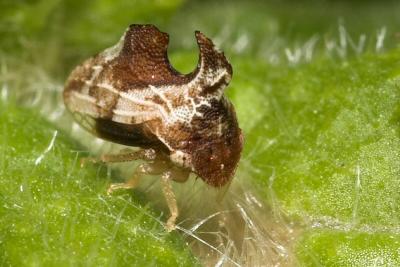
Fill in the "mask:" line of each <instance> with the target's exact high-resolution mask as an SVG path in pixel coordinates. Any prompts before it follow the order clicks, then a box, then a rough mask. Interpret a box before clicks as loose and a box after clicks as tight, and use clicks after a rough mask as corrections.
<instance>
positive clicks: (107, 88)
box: [97, 82, 121, 95]
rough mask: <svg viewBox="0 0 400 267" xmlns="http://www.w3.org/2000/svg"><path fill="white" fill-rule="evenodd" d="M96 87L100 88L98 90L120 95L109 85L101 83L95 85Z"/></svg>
mask: <svg viewBox="0 0 400 267" xmlns="http://www.w3.org/2000/svg"><path fill="white" fill-rule="evenodd" d="M97 86H98V87H100V88H103V89H106V90H108V91H110V92H112V93H114V94H117V95H118V94H120V93H121V92H120V91H118V90H117V89H115V88H114V87H113V86H112V85H111V84H109V83H105V82H102V83H99V84H97Z"/></svg>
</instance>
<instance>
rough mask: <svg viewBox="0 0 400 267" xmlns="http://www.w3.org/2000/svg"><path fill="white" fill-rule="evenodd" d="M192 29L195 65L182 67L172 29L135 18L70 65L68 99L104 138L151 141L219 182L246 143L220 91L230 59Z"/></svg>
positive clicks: (148, 144)
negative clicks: (172, 59) (175, 60)
mask: <svg viewBox="0 0 400 267" xmlns="http://www.w3.org/2000/svg"><path fill="white" fill-rule="evenodd" d="M195 35H196V39H197V43H198V46H199V49H200V56H199V62H198V66H197V68H196V69H195V70H194V71H193V72H192V73H190V74H187V75H183V74H181V73H179V72H177V71H176V70H175V69H174V68H173V67H172V66H171V65H170V63H169V60H168V57H167V47H168V34H166V33H163V32H160V31H159V30H158V29H157V28H156V27H155V26H153V25H131V26H130V27H129V28H128V29H127V31H126V32H125V33H124V35H123V36H122V38H121V39H120V41H119V42H118V43H117V44H116V45H115V46H113V47H111V48H108V49H106V50H105V51H103V52H102V53H99V54H98V55H96V56H94V57H92V58H90V59H88V60H86V61H85V62H84V63H82V64H81V65H79V66H78V67H76V68H75V69H74V70H73V72H72V73H71V75H70V76H69V78H68V80H67V82H66V85H65V90H64V101H65V104H66V106H67V108H68V109H69V110H70V111H71V112H72V113H73V115H74V117H75V118H76V120H77V121H78V122H79V123H80V124H81V125H82V126H83V127H84V128H86V129H87V130H89V131H91V132H92V133H94V134H95V135H97V136H99V137H100V138H103V139H106V140H109V141H112V142H115V143H120V144H124V145H128V146H135V147H141V148H143V149H154V150H155V151H156V152H157V153H158V154H162V155H163V156H162V157H163V158H164V160H165V159H167V160H169V161H170V162H171V163H172V165H173V166H174V168H175V167H176V168H178V169H179V168H180V169H182V170H185V171H188V172H193V173H195V174H196V175H197V176H198V177H200V178H201V179H203V180H204V181H205V182H206V183H208V184H210V185H212V186H215V187H219V186H223V185H224V184H226V183H227V182H228V181H230V179H231V178H232V177H233V175H234V172H235V169H236V166H237V164H238V161H239V159H240V153H241V150H242V143H243V137H242V134H241V130H240V128H239V126H238V123H237V119H236V115H235V111H234V108H233V106H232V104H231V103H230V102H229V101H228V99H227V98H226V97H225V96H224V95H223V92H224V88H225V87H226V86H227V85H228V83H229V82H230V80H231V78H232V67H231V65H230V64H229V62H228V61H227V60H226V58H225V56H224V54H223V53H222V52H219V51H218V50H217V49H216V48H215V47H214V44H213V43H212V41H211V40H210V39H208V38H207V37H205V36H204V34H202V33H201V32H198V31H196V33H195Z"/></svg>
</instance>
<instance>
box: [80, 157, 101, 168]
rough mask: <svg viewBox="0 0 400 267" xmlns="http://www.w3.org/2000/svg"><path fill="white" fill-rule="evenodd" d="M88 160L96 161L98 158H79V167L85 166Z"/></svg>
mask: <svg viewBox="0 0 400 267" xmlns="http://www.w3.org/2000/svg"><path fill="white" fill-rule="evenodd" d="M88 162H90V163H97V162H98V160H97V159H96V158H93V157H85V158H81V168H83V167H85V165H86V164H87V163H88Z"/></svg>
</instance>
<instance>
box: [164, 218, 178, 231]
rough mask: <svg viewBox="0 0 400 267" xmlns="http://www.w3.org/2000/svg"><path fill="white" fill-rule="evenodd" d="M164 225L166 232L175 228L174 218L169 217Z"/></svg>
mask: <svg viewBox="0 0 400 267" xmlns="http://www.w3.org/2000/svg"><path fill="white" fill-rule="evenodd" d="M164 227H165V230H167V232H168V233H169V232H172V231H174V230H175V229H176V224H175V218H172V217H171V218H169V219H168V221H167V223H166V224H165V225H164Z"/></svg>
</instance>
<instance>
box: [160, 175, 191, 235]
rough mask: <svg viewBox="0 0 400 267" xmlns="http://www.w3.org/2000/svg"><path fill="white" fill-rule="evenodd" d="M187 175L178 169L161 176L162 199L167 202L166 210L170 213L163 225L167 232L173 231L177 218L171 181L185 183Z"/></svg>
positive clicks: (177, 211) (176, 207)
mask: <svg viewBox="0 0 400 267" xmlns="http://www.w3.org/2000/svg"><path fill="white" fill-rule="evenodd" d="M189 174H190V172H189V171H187V170H183V169H180V168H178V169H172V170H168V171H165V172H164V173H163V174H162V177H161V181H162V189H163V192H164V197H165V199H166V200H167V205H168V209H169V211H170V213H171V215H170V217H169V218H168V221H167V223H166V225H165V229H166V230H167V231H168V232H171V231H172V230H175V228H176V225H175V222H176V218H178V215H179V210H178V205H177V203H176V197H175V194H174V191H173V188H172V184H171V181H176V182H185V181H186V180H187V179H188V178H189Z"/></svg>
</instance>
